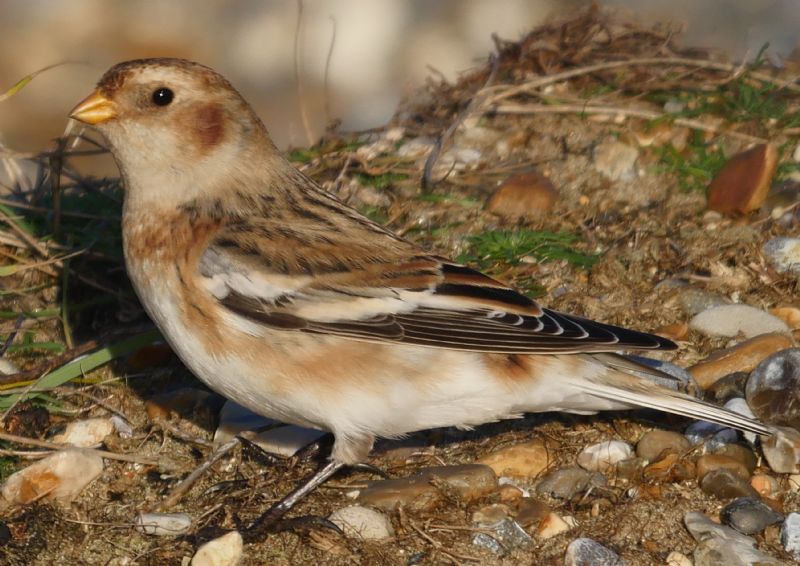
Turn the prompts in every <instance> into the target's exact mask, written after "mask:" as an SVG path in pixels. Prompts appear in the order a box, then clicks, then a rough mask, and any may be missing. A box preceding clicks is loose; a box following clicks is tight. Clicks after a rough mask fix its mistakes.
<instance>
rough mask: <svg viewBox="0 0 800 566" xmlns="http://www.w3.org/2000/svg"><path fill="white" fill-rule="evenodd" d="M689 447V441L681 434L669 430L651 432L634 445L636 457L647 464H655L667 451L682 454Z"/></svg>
mask: <svg viewBox="0 0 800 566" xmlns="http://www.w3.org/2000/svg"><path fill="white" fill-rule="evenodd" d="M690 446H691V443H690V442H689V439H688V438H686V437H685V436H684V435H682V434H678V433H677V432H673V431H671V430H651V431H648V432H646V433H645V434H644V435H643V436H642V438H640V439H639V442H637V443H636V455H637V456H639V457H640V458H644V459H645V460H647V461H648V462H655V461H656V460H658V459H659V458H660V457H663V456H664V453H665V452H667V451H669V452H671V453H675V454H682V453H683V452H685V451H686V450H688V449H689V447H690Z"/></svg>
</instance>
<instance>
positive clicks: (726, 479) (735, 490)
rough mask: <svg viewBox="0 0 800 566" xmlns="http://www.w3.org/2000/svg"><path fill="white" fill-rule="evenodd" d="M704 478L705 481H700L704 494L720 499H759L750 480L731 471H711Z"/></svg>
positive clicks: (719, 469) (718, 469)
mask: <svg viewBox="0 0 800 566" xmlns="http://www.w3.org/2000/svg"><path fill="white" fill-rule="evenodd" d="M737 464H738V462H737ZM698 467H699V466H698ZM702 477H703V479H702V480H700V489H702V490H703V492H704V493H707V494H708V495H711V496H714V497H717V498H719V499H735V498H737V497H758V493H756V490H754V489H753V488H752V486H751V485H750V484H749V483H748V480H747V479H742V477H741V476H740V475H738V474H737V473H736V472H733V471H731V470H730V469H727V468H717V469H714V470H711V471H709V472H708V473H706V474H705V475H704V476H702ZM748 479H749V478H748Z"/></svg>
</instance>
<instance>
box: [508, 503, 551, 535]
mask: <svg viewBox="0 0 800 566" xmlns="http://www.w3.org/2000/svg"><path fill="white" fill-rule="evenodd" d="M549 514H550V507H549V506H548V505H547V504H546V503H544V502H542V501H539V500H538V499H534V498H532V497H526V498H524V499H522V500H521V501H520V502H519V505H517V515H516V517H515V519H516V520H517V523H519V524H520V525H522V526H523V527H526V528H527V527H534V528H538V527H539V525H540V524H541V522H542V520H544V518H545V517H547V516H548V515H549Z"/></svg>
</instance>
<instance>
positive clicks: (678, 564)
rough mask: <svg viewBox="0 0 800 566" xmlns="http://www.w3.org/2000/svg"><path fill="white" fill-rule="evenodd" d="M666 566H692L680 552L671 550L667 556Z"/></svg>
mask: <svg viewBox="0 0 800 566" xmlns="http://www.w3.org/2000/svg"><path fill="white" fill-rule="evenodd" d="M666 566H692V561H691V560H690V559H689V557H688V556H686V555H685V554H683V553H682V552H678V551H677V550H673V551H672V552H670V553H669V554H668V555H667V563H666Z"/></svg>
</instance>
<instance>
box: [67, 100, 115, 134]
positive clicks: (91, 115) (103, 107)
mask: <svg viewBox="0 0 800 566" xmlns="http://www.w3.org/2000/svg"><path fill="white" fill-rule="evenodd" d="M116 116H117V106H116V104H114V102H113V101H112V100H109V99H108V98H106V97H105V96H103V95H102V94H100V92H98V91H94V92H93V93H92V94H90V95H89V96H87V97H86V98H84V99H83V100H81V101H80V102H79V103H78V105H77V106H76V107H75V108H73V109H72V112H70V113H69V117H70V118H73V119H74V120H80V121H81V122H84V123H86V124H90V125H92V126H94V125H95V124H101V123H103V122H106V121H108V120H111V119H112V118H115V117H116Z"/></svg>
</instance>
